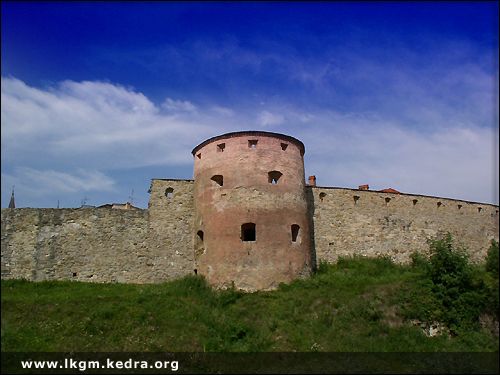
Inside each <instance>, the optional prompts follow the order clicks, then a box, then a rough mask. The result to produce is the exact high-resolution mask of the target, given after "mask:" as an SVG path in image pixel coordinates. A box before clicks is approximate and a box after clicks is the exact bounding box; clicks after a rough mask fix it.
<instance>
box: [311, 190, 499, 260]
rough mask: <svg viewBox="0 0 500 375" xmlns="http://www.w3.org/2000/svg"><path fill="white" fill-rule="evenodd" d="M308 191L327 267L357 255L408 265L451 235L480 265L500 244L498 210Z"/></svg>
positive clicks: (434, 199) (357, 192)
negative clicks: (437, 240)
mask: <svg viewBox="0 0 500 375" xmlns="http://www.w3.org/2000/svg"><path fill="white" fill-rule="evenodd" d="M308 189H310V193H309V194H308V196H309V198H310V201H312V202H311V203H310V207H312V210H311V212H310V215H311V216H312V217H313V223H314V224H313V225H314V242H315V248H316V256H317V259H319V260H324V261H326V262H335V261H336V260H337V258H338V257H339V256H349V255H353V254H358V255H361V256H370V257H374V256H381V255H387V256H389V257H391V258H392V259H393V260H394V261H396V262H400V263H404V262H408V261H409V260H410V254H411V253H412V252H414V251H418V252H423V253H426V252H427V251H428V249H429V246H428V244H427V240H428V239H429V238H435V237H439V236H442V235H444V234H445V233H446V232H449V233H451V234H452V236H453V237H454V239H455V240H456V242H457V244H463V245H465V246H466V247H467V248H468V249H469V252H470V256H471V260H472V261H479V260H480V259H483V258H484V257H485V256H486V252H487V250H488V248H489V245H490V241H491V239H496V240H497V241H498V206H494V205H490V204H480V203H472V202H464V201H458V200H453V199H446V198H437V197H428V196H419V195H410V194H390V193H380V192H376V191H362V190H357V189H342V188H328V187H308ZM355 197H357V198H355Z"/></svg>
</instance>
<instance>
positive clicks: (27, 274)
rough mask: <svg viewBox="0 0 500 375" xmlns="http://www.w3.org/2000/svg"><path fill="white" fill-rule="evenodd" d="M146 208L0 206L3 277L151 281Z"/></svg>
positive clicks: (35, 279)
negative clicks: (6, 207)
mask: <svg viewBox="0 0 500 375" xmlns="http://www.w3.org/2000/svg"><path fill="white" fill-rule="evenodd" d="M147 215H148V213H147V211H146V210H127V211H125V210H112V209H106V208H101V209H98V208H83V209H33V208H20V209H2V237H1V246H2V278H25V279H28V280H34V281H41V280H49V279H59V280H62V279H65V280H78V281H97V282H114V281H116V282H145V281H148V280H150V277H151V276H150V273H149V269H150V268H149V266H148V261H149V259H148V249H147V241H146V239H147Z"/></svg>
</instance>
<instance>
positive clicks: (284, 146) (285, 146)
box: [281, 143, 288, 151]
mask: <svg viewBox="0 0 500 375" xmlns="http://www.w3.org/2000/svg"><path fill="white" fill-rule="evenodd" d="M287 147H288V144H287V143H282V144H281V149H282V150H283V151H285V150H286V149H287Z"/></svg>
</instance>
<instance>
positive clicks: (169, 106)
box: [162, 98, 196, 112]
mask: <svg viewBox="0 0 500 375" xmlns="http://www.w3.org/2000/svg"><path fill="white" fill-rule="evenodd" d="M162 107H163V108H165V109H166V110H168V111H171V112H195V111H196V106H195V105H194V104H193V103H191V102H190V101H187V100H184V101H183V100H173V99H170V98H166V99H165V101H164V102H163V104H162Z"/></svg>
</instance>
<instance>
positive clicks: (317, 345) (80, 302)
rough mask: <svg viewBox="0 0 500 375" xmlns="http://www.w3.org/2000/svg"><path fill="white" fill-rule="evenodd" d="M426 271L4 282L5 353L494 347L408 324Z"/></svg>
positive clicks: (351, 263)
mask: <svg viewBox="0 0 500 375" xmlns="http://www.w3.org/2000/svg"><path fill="white" fill-rule="evenodd" d="M420 279H421V275H420V274H419V272H418V270H416V269H412V268H409V267H401V266H395V265H393V264H392V263H390V262H389V261H387V260H385V259H371V260H370V259H359V258H358V259H350V260H343V261H341V262H339V264H337V265H329V266H326V265H322V266H321V267H320V272H318V273H317V274H315V275H314V276H313V277H311V278H310V279H308V280H300V281H296V282H293V283H292V284H290V285H282V286H281V287H280V289H279V290H278V291H274V292H258V293H252V294H244V293H239V292H235V291H219V292H215V291H212V290H211V289H210V288H209V287H208V286H207V285H206V284H205V282H204V280H203V279H202V278H200V277H194V276H191V277H186V278H184V279H181V280H177V281H174V282H169V283H164V284H156V285H130V284H128V285H126V284H90V283H79V282H62V281H51V282H41V283H31V282H26V281H14V280H8V281H5V280H4V281H2V350H3V351H174V352H181V351H395V352H396V351H494V350H498V337H495V336H494V335H493V334H491V333H490V332H489V331H487V330H486V329H482V328H479V327H476V328H474V329H469V330H468V331H463V332H461V333H459V334H458V335H456V336H453V337H450V336H448V335H442V336H438V337H433V338H429V337H426V336H425V335H424V334H423V333H422V330H421V329H420V328H418V327H415V326H412V325H411V324H409V323H408V322H407V320H406V319H403V316H404V314H405V313H404V306H405V303H406V302H407V301H406V302H405V298H406V297H405V296H409V295H418V294H419V290H418V288H419V287H420V286H419V285H420V284H421V283H419V282H418V280H420Z"/></svg>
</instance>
